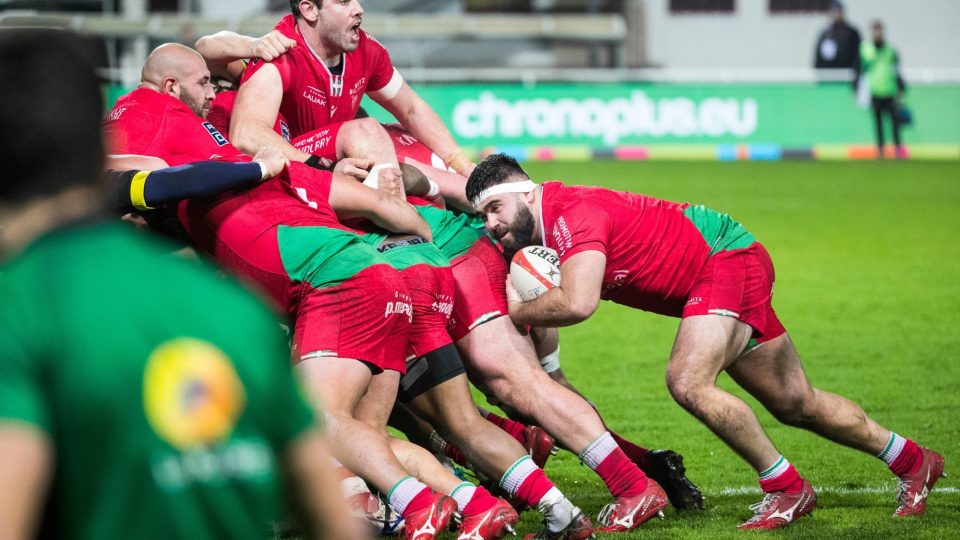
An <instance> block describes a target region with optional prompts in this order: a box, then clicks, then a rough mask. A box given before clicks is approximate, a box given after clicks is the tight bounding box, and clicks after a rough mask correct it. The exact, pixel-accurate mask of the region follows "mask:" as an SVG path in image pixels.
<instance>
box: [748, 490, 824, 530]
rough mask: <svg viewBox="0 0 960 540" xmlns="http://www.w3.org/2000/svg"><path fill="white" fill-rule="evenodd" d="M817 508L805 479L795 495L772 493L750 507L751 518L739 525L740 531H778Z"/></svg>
mask: <svg viewBox="0 0 960 540" xmlns="http://www.w3.org/2000/svg"><path fill="white" fill-rule="evenodd" d="M816 506H817V494H816V493H814V491H813V486H811V485H810V482H809V481H807V479H806V478H804V479H803V488H802V489H801V490H800V491H798V492H796V493H787V492H785V491H774V492H773V493H767V494H766V495H764V496H763V500H762V501H760V502H758V503H756V504H751V505H750V510H753V517H752V518H750V519H748V520H747V521H745V522H743V523H741V524H740V526H739V527H738V528H739V529H742V530H764V529H780V528H782V527H786V526H787V525H789V524H791V523H793V522H794V521H796V520H798V519H800V518H802V517H803V516H805V515H807V514H810V513H812V512H813V509H814V508H815V507H816Z"/></svg>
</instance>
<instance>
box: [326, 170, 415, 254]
mask: <svg viewBox="0 0 960 540" xmlns="http://www.w3.org/2000/svg"><path fill="white" fill-rule="evenodd" d="M362 161H363V160H358V159H344V160H341V161H340V162H339V163H338V164H337V169H335V170H334V174H333V180H332V182H331V184H330V196H329V199H328V201H329V203H330V207H331V208H333V209H334V211H335V212H336V213H337V216H338V217H339V218H340V219H350V218H356V217H364V218H367V219H369V220H370V221H372V222H373V223H375V224H376V225H377V226H378V227H382V228H384V229H386V230H388V231H391V232H397V233H407V234H417V235H420V236H422V237H424V238H426V239H427V240H432V239H433V235H432V234H431V232H430V225H428V224H427V222H426V221H424V219H423V218H422V217H421V216H420V214H418V213H417V210H416V209H415V208H414V207H413V206H412V205H410V203H408V202H407V201H406V199H404V198H403V197H401V196H399V195H397V194H395V193H392V192H389V191H386V190H382V189H372V188H370V187H367V186H365V185H363V184H362V183H360V182H358V181H357V178H355V177H353V176H350V175H347V174H343V173H342V172H341V170H342V169H343V167H344V166H345V165H344V164H345V163H348V162H352V163H354V164H356V166H358V167H360V168H362V165H363V163H361V162H362ZM367 164H369V161H367ZM380 174H381V175H383V174H387V173H386V171H381V173H380Z"/></svg>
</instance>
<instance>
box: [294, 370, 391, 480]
mask: <svg viewBox="0 0 960 540" xmlns="http://www.w3.org/2000/svg"><path fill="white" fill-rule="evenodd" d="M295 370H296V372H297V375H298V376H299V377H300V378H301V380H302V381H303V385H304V388H305V389H306V390H307V392H309V394H310V397H311V399H313V400H315V402H316V403H317V404H318V405H320V406H322V408H323V412H324V413H325V415H326V418H327V423H328V430H329V433H330V441H331V443H332V444H331V446H332V448H331V450H332V453H333V456H334V457H335V458H336V459H337V460H338V461H340V463H342V464H343V465H344V466H345V467H346V468H347V469H349V470H351V471H353V472H355V473H357V474H358V475H359V476H361V477H363V478H364V479H366V480H367V481H368V482H370V483H372V484H373V485H375V486H376V487H377V489H379V490H381V491H382V492H384V493H386V492H387V491H389V490H390V488H391V487H393V485H394V484H395V483H396V482H397V481H398V480H400V479H401V478H403V477H404V476H407V471H406V470H405V469H404V468H403V466H402V465H400V462H398V461H397V459H396V457H394V455H393V452H392V451H391V449H390V446H389V445H388V443H387V438H386V436H385V433H384V432H383V430H379V431H378V430H376V429H374V428H372V427H370V426H369V425H367V424H366V423H364V422H361V421H360V420H357V419H356V418H354V417H353V414H354V410H355V409H357V407H358V405H359V403H360V402H361V399H362V398H363V397H364V394H365V393H366V390H367V386H368V385H369V384H370V380H371V378H372V374H371V373H370V369H369V368H368V367H367V366H366V365H365V364H363V363H362V362H358V361H356V360H348V359H341V358H311V359H307V360H303V361H301V362H300V363H299V364H297V365H296V367H295ZM384 373H385V374H388V373H390V372H389V371H388V372H384ZM393 373H396V372H393ZM396 377H397V380H399V374H397V375H396ZM394 388H396V383H395V385H394ZM395 392H396V390H395V389H394V393H395ZM384 399H389V400H391V401H392V399H393V397H389V398H386V397H385V398H384Z"/></svg>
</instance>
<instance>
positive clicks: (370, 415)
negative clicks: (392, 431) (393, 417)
mask: <svg viewBox="0 0 960 540" xmlns="http://www.w3.org/2000/svg"><path fill="white" fill-rule="evenodd" d="M399 386H400V373H399V372H397V371H393V370H389V369H388V370H384V371H382V372H380V373H378V374H376V375H373V376H372V377H371V378H370V384H368V385H367V391H366V392H365V393H364V394H363V397H361V398H360V400H359V402H357V406H356V408H355V409H354V410H353V417H354V418H356V419H357V420H360V421H361V422H363V423H365V424H367V425H368V426H370V427H372V428H373V429H376V430H379V431H381V432H383V433H384V434H386V433H387V420H388V419H389V418H390V411H391V410H393V404H394V402H395V401H396V398H397V388H399Z"/></svg>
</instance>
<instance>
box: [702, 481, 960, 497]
mask: <svg viewBox="0 0 960 540" xmlns="http://www.w3.org/2000/svg"><path fill="white" fill-rule="evenodd" d="M813 489H814V490H815V491H816V492H817V493H835V494H838V495H854V494H868V495H872V494H879V495H886V494H889V495H891V496H893V494H895V493H896V491H897V487H896V486H895V485H892V484H891V485H890V486H885V487H884V486H864V487H859V488H844V487H836V486H813ZM931 493H934V494H941V493H942V494H951V495H957V494H960V488H956V487H953V486H944V487H935V488H933V491H932V492H931ZM760 494H761V491H760V488H759V487H756V486H740V487H726V488H722V489H719V490H716V491H713V490H710V491H705V493H704V495H707V496H710V495H713V496H718V495H719V496H726V495H760Z"/></svg>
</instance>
